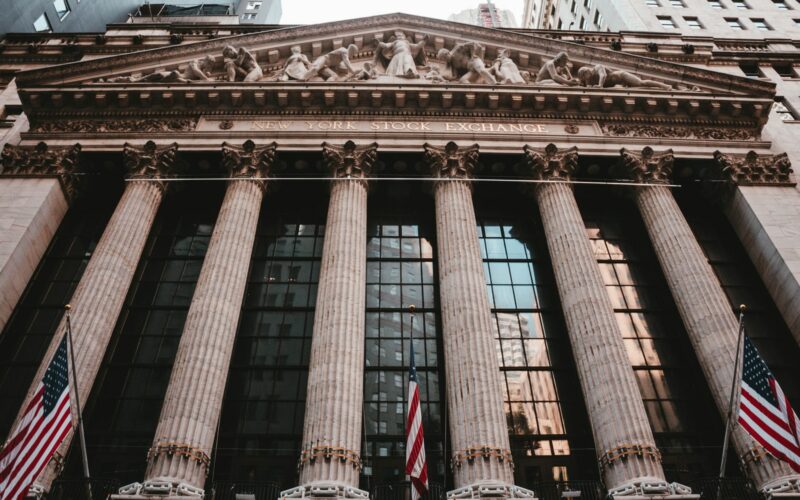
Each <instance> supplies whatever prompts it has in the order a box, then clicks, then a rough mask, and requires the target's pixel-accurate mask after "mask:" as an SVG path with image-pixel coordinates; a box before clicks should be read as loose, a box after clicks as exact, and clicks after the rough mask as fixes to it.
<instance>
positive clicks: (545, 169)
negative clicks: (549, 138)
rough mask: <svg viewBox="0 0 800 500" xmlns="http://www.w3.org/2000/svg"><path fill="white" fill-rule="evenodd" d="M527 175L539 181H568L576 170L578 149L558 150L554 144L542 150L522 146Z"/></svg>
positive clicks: (575, 147) (574, 147)
mask: <svg viewBox="0 0 800 500" xmlns="http://www.w3.org/2000/svg"><path fill="white" fill-rule="evenodd" d="M522 149H523V151H525V160H526V162H527V165H528V172H527V173H528V175H529V176H530V177H533V178H534V179H536V180H540V181H569V180H570V179H572V176H573V174H574V173H575V170H576V169H577V168H578V147H577V146H572V147H571V148H569V149H564V150H560V149H558V147H557V146H556V145H555V144H548V145H547V146H545V148H544V149H537V148H532V147H530V146H528V145H527V144H526V145H525V146H523V148H522Z"/></svg>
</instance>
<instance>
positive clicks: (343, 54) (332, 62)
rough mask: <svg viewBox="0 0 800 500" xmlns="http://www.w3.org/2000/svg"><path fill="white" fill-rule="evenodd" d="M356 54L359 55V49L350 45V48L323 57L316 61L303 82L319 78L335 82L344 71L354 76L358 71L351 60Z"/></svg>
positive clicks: (342, 48)
mask: <svg viewBox="0 0 800 500" xmlns="http://www.w3.org/2000/svg"><path fill="white" fill-rule="evenodd" d="M356 54H358V47H356V46H355V45H353V44H350V46H349V47H339V48H338V49H335V50H332V51H330V52H328V53H327V54H324V55H321V56H319V57H318V58H316V59H314V62H312V63H311V66H310V67H309V68H308V71H306V73H305V74H304V75H303V77H302V78H301V80H303V81H308V80H310V79H312V78H314V77H317V76H318V77H321V78H322V79H323V80H326V81H328V80H331V81H335V80H336V79H338V78H339V72H343V71H344V72H347V73H349V74H351V75H352V74H354V73H355V72H356V70H355V69H354V68H353V65H352V64H350V58H351V57H355V56H356Z"/></svg>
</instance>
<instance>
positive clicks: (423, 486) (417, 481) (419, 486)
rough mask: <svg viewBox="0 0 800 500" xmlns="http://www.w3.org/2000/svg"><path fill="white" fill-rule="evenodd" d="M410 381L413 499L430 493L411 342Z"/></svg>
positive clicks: (409, 454)
mask: <svg viewBox="0 0 800 500" xmlns="http://www.w3.org/2000/svg"><path fill="white" fill-rule="evenodd" d="M408 378H409V380H408V416H407V418H406V475H408V477H409V478H410V479H411V485H412V487H411V499H412V500H417V499H418V498H419V497H421V496H422V495H424V494H425V493H427V492H428V463H427V461H426V459H425V437H424V433H423V431H422V415H421V413H422V410H421V407H420V404H419V384H418V383H417V367H416V365H415V364H414V342H413V340H412V341H411V367H410V370H409V377H408Z"/></svg>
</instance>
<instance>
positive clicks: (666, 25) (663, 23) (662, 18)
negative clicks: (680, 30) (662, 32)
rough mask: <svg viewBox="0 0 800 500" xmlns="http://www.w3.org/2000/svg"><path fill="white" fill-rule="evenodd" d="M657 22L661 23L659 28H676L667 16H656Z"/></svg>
mask: <svg viewBox="0 0 800 500" xmlns="http://www.w3.org/2000/svg"><path fill="white" fill-rule="evenodd" d="M658 22H659V23H661V26H662V27H664V28H677V26H676V25H675V21H673V20H672V18H671V17H669V16H658Z"/></svg>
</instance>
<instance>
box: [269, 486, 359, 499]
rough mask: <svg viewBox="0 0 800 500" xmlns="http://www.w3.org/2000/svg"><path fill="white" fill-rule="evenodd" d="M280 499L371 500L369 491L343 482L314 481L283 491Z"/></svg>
mask: <svg viewBox="0 0 800 500" xmlns="http://www.w3.org/2000/svg"><path fill="white" fill-rule="evenodd" d="M279 498H280V500H284V499H290V498H325V499H326V500H331V499H344V498H351V499H357V500H369V492H367V491H364V490H360V489H358V488H354V487H352V486H347V485H345V484H341V483H312V484H306V485H301V486H295V487H294V488H291V489H288V490H283V491H281V495H280V497H279Z"/></svg>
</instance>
